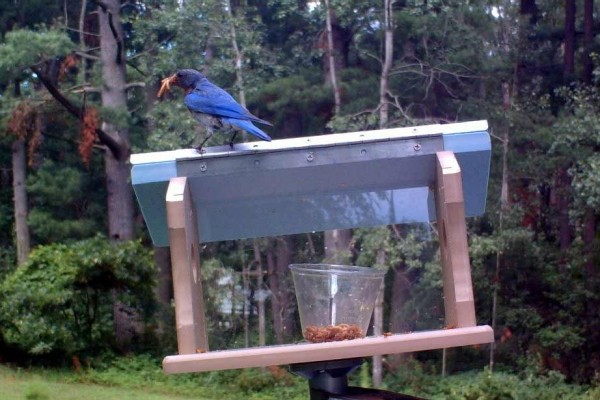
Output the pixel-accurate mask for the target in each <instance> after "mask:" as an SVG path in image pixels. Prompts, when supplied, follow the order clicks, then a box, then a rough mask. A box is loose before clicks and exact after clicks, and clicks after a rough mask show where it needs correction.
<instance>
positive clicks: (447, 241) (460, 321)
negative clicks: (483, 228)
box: [436, 151, 476, 328]
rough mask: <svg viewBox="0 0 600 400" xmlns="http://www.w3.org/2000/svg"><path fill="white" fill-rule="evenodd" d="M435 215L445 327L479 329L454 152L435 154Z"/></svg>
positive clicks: (461, 196)
mask: <svg viewBox="0 0 600 400" xmlns="http://www.w3.org/2000/svg"><path fill="white" fill-rule="evenodd" d="M436 160H437V161H436V171H437V185H436V213H437V226H438V232H439V237H440V253H441V259H442V270H443V280H444V307H445V310H446V327H448V328H464V327H470V326H475V325H476V320H475V302H474V300H473V284H472V281H471V265H470V263H469V250H468V246H467V224H466V221H465V207H464V197H463V189H462V180H461V171H460V166H459V165H458V161H457V160H456V157H455V156H454V153H453V152H451V151H441V152H438V153H436Z"/></svg>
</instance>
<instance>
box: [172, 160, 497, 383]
mask: <svg viewBox="0 0 600 400" xmlns="http://www.w3.org/2000/svg"><path fill="white" fill-rule="evenodd" d="M436 171H437V176H436V183H435V195H436V212H437V221H438V230H439V235H440V251H441V256H442V257H441V259H442V268H443V282H444V305H445V312H446V329H441V330H437V331H427V332H416V333H409V334H395V335H391V336H380V337H368V338H364V339H356V340H351V341H343V342H333V343H317V344H310V343H305V344H296V345H284V346H267V347H257V348H251V349H241V350H224V351H215V352H208V341H207V334H206V325H205V323H204V304H203V300H202V287H201V284H200V278H199V274H200V260H199V252H198V243H199V240H198V239H199V238H198V228H197V222H196V217H195V210H194V206H193V201H192V199H191V194H190V190H189V184H188V180H187V178H185V177H176V178H171V180H170V182H169V186H168V190H167V199H166V200H167V225H168V228H169V241H170V246H171V254H172V256H171V259H172V263H173V284H174V286H175V314H176V321H177V340H178V350H179V355H175V356H168V357H166V358H165V359H164V361H163V369H164V371H165V372H166V373H184V372H200V371H209V370H219V369H236V368H246V367H258V366H268V365H274V364H277V365H281V364H290V363H304V362H312V361H323V360H330V359H344V358H355V357H363V356H370V355H375V354H391V353H403V352H412V351H421V350H432V349H439V348H447V347H456V346H465V345H475V344H481V343H489V342H492V341H493V340H494V336H493V331H492V329H491V328H490V327H489V326H476V320H475V307H474V300H473V288H472V282H471V272H470V264H469V256H468V248H467V234H466V222H465V210H464V198H463V189H462V180H461V170H460V167H459V164H458V161H457V160H456V157H455V155H454V153H453V152H451V151H440V152H437V153H436Z"/></svg>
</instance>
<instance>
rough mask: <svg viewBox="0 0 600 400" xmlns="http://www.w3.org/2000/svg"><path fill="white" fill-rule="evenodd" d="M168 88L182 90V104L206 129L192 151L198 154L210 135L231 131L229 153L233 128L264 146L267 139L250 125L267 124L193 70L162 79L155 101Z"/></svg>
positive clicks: (234, 132) (268, 139)
mask: <svg viewBox="0 0 600 400" xmlns="http://www.w3.org/2000/svg"><path fill="white" fill-rule="evenodd" d="M171 85H175V86H179V87H180V88H182V89H183V90H185V93H186V96H185V99H184V103H185V105H186V106H187V108H188V110H190V112H191V113H192V116H193V117H194V119H195V120H196V121H198V122H199V123H200V124H202V125H203V126H204V127H205V129H206V138H205V139H204V141H203V142H202V143H201V144H200V146H198V147H196V150H197V151H198V152H199V153H202V146H204V143H206V141H207V140H208V139H209V138H210V137H211V136H212V135H213V133H214V131H215V130H226V131H231V130H233V136H232V137H231V140H230V142H229V146H230V147H231V148H232V149H233V139H234V138H235V135H236V134H237V130H236V128H239V129H243V130H245V131H246V132H248V133H250V134H252V135H254V136H256V137H258V138H260V139H262V140H266V141H268V142H270V141H271V137H270V136H269V135H267V134H266V133H265V132H263V131H262V130H261V129H259V128H258V127H256V126H255V125H254V124H253V122H258V123H261V124H264V125H269V126H273V125H271V123H269V122H267V121H265V120H263V119H260V118H258V117H256V116H254V115H252V114H251V113H250V111H248V110H246V109H245V108H244V107H242V106H241V105H240V104H239V103H238V102H237V101H235V99H234V98H233V97H231V95H230V94H229V93H227V92H226V91H225V90H223V89H221V88H220V87H218V86H217V85H215V84H214V83H212V82H210V81H209V80H208V79H207V78H206V77H205V76H204V75H202V74H201V73H200V72H198V71H196V70H195V69H182V70H179V71H177V72H176V73H175V74H173V75H172V76H170V77H168V78H165V79H163V81H162V85H161V88H160V91H159V92H158V97H160V96H162V94H163V93H164V92H166V91H168V90H169V89H170V86H171Z"/></svg>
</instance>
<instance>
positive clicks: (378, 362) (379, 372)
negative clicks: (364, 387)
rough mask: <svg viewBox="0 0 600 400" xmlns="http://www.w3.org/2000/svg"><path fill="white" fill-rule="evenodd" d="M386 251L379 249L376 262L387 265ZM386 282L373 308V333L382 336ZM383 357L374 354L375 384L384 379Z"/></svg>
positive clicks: (376, 385)
mask: <svg viewBox="0 0 600 400" xmlns="http://www.w3.org/2000/svg"><path fill="white" fill-rule="evenodd" d="M386 256H387V255H386V252H385V250H384V249H379V250H378V251H377V260H376V263H377V264H378V265H385V262H386ZM384 293H385V290H384V283H383V282H382V283H381V288H380V290H379V295H378V296H377V299H376V300H375V309H374V310H373V335H375V336H381V335H383V303H384V295H385V294H384ZM382 361H383V359H382V356H381V355H379V354H378V355H374V356H373V371H372V373H373V386H374V387H376V388H377V387H380V386H381V382H382V380H383V363H382Z"/></svg>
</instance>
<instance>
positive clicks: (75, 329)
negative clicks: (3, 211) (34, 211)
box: [0, 237, 154, 357]
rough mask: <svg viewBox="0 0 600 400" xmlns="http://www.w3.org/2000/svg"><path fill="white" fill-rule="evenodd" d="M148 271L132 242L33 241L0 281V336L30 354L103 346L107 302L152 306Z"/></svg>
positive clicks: (110, 339)
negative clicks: (19, 262)
mask: <svg viewBox="0 0 600 400" xmlns="http://www.w3.org/2000/svg"><path fill="white" fill-rule="evenodd" d="M153 268H154V264H153V261H152V256H151V252H150V251H149V250H147V249H145V248H144V247H143V246H142V245H141V243H140V242H139V241H130V242H119V243H111V242H109V241H107V240H106V239H103V238H101V237H96V238H93V239H89V240H84V241H80V242H75V243H72V244H70V245H67V244H52V245H47V246H40V247H38V248H37V249H35V250H34V251H32V253H31V254H30V256H29V259H28V260H27V262H26V263H25V264H24V265H22V266H21V267H19V268H18V269H16V270H15V271H14V272H12V273H11V274H10V275H9V276H8V277H7V278H6V279H5V280H4V281H3V282H2V283H0V327H1V328H0V333H1V334H2V335H3V336H4V339H5V341H6V342H7V343H11V344H14V345H17V346H18V347H20V348H21V349H23V350H25V351H27V352H28V353H29V354H32V355H45V354H55V355H57V354H58V355H63V356H65V357H68V356H70V355H75V354H82V353H84V354H90V353H97V352H99V351H103V350H107V349H110V346H111V344H112V343H115V340H114V339H115V338H114V326H113V304H114V303H115V301H118V302H120V303H122V304H124V305H126V306H128V307H131V308H132V309H134V310H138V311H142V313H141V314H144V312H145V313H146V315H147V314H148V313H149V312H150V311H151V310H152V303H153V294H152V288H153V287H154V269H153Z"/></svg>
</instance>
